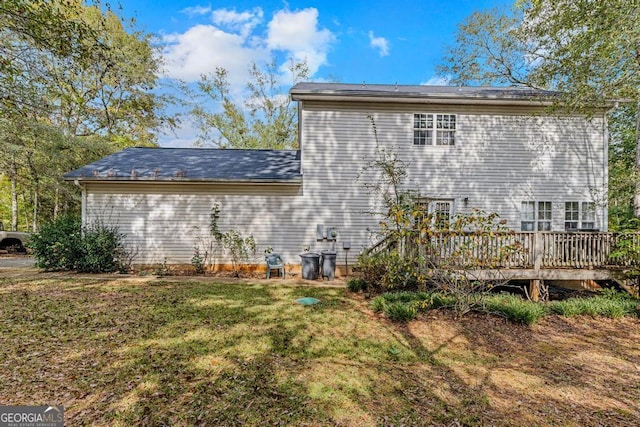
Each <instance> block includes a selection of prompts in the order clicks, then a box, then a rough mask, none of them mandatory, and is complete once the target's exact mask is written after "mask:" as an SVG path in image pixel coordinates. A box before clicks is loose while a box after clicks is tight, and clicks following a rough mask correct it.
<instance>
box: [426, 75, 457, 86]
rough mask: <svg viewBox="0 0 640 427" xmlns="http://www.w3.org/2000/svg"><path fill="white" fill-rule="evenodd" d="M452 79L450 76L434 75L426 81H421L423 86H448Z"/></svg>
mask: <svg viewBox="0 0 640 427" xmlns="http://www.w3.org/2000/svg"><path fill="white" fill-rule="evenodd" d="M450 81H451V77H449V76H444V77H443V76H433V77H431V78H430V79H429V80H427V81H426V82H422V83H420V84H421V85H423V86H447V85H448V84H449V82H450Z"/></svg>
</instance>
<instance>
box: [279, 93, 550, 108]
mask: <svg viewBox="0 0 640 427" xmlns="http://www.w3.org/2000/svg"><path fill="white" fill-rule="evenodd" d="M291 99H293V100H294V101H346V102H382V103H397V104H449V105H452V104H453V105H526V106H531V105H532V104H536V105H540V106H543V107H550V106H552V105H553V101H543V100H541V99H539V98H525V99H522V98H520V99H505V98H480V97H478V98H471V97H466V98H461V97H425V96H424V95H422V96H418V95H415V96H411V95H402V96H398V95H395V96H391V95H389V96H382V95H334V94H318V93H312V94H302V93H293V92H292V93H291Z"/></svg>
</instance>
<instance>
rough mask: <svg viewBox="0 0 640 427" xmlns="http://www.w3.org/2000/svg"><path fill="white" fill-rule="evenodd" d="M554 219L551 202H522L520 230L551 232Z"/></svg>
mask: <svg viewBox="0 0 640 427" xmlns="http://www.w3.org/2000/svg"><path fill="white" fill-rule="evenodd" d="M552 218H553V212H552V204H551V202H535V201H526V202H522V205H521V208H520V229H521V230H522V231H550V230H551V220H552Z"/></svg>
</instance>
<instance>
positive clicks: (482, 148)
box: [65, 83, 607, 264]
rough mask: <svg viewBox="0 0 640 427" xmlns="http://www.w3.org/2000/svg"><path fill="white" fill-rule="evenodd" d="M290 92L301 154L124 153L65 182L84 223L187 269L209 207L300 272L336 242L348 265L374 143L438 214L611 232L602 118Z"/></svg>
mask: <svg viewBox="0 0 640 427" xmlns="http://www.w3.org/2000/svg"><path fill="white" fill-rule="evenodd" d="M291 96H292V98H293V100H295V101H297V102H298V111H299V145H300V146H299V150H298V151H274V150H218V149H179V148H130V149H126V150H124V151H122V152H119V153H116V154H114V155H111V156H108V157H106V158H104V159H102V160H99V161H98V162H95V163H92V164H90V165H87V166H85V167H83V168H81V169H78V170H76V171H73V172H70V173H68V174H67V175H65V179H66V180H68V181H74V182H75V183H76V184H78V185H79V186H80V187H81V188H82V195H83V196H82V215H83V221H84V222H85V223H89V222H91V221H94V220H96V219H101V220H102V221H104V222H106V223H108V224H112V225H116V226H118V227H119V229H120V231H121V232H122V233H124V234H125V235H126V241H127V244H128V245H130V246H131V247H135V248H136V249H137V252H138V257H137V258H136V260H135V262H137V263H145V264H150V263H161V262H163V261H164V260H166V261H167V262H168V263H182V264H188V263H189V260H190V259H191V257H192V256H193V250H194V246H195V245H198V244H199V242H201V241H202V237H203V236H206V234H207V233H208V229H209V219H210V218H209V214H210V211H211V208H212V206H213V205H214V204H218V205H219V207H220V224H219V225H220V228H221V229H222V230H225V229H230V228H233V229H236V230H238V231H240V232H241V233H243V234H245V235H248V234H252V235H253V236H254V238H255V240H256V242H257V243H258V254H261V253H262V250H263V249H265V248H267V247H271V248H273V249H274V250H275V251H277V252H279V253H281V254H282V255H283V257H284V258H285V261H286V262H287V263H291V264H298V263H299V257H298V254H300V253H301V252H303V251H304V250H305V249H311V250H312V251H320V250H322V249H327V248H330V247H331V246H332V245H335V248H336V249H337V250H338V262H339V263H343V262H344V259H345V255H348V256H349V263H350V264H351V263H353V262H354V261H355V257H356V256H357V254H358V253H359V252H360V251H361V250H362V249H364V248H366V247H368V246H370V245H371V244H373V243H374V242H375V240H376V238H377V237H376V235H375V232H376V230H377V229H378V223H379V218H376V217H375V216H374V215H371V212H373V211H376V209H377V208H379V200H376V197H375V195H373V194H372V193H371V191H370V189H368V188H367V185H366V184H367V180H369V181H371V180H373V179H375V174H372V173H371V171H369V172H366V173H363V168H364V166H365V165H366V164H368V163H369V162H370V161H371V160H372V159H373V156H375V153H376V149H377V148H380V147H384V148H385V149H387V150H394V151H395V152H397V153H398V156H399V158H400V159H401V160H403V162H405V163H406V164H407V167H408V175H407V178H406V180H405V184H406V186H407V188H411V189H413V190H415V191H416V193H417V194H419V195H420V196H422V197H424V198H425V200H428V206H427V208H428V209H431V210H437V211H438V212H439V213H440V214H441V215H446V216H453V215H455V214H456V213H466V212H470V211H471V210H472V209H474V208H479V209H482V210H485V211H487V212H497V213H498V214H499V215H500V216H501V217H502V218H503V219H505V220H506V221H507V224H508V226H509V227H510V228H512V229H514V230H522V231H538V230H540V231H545V230H555V231H564V230H567V229H572V230H573V229H589V230H593V229H599V230H602V231H606V229H607V206H606V195H607V134H606V118H605V112H604V111H602V112H601V113H600V114H598V115H596V116H594V117H590V118H586V117H584V116H579V115H573V116H559V115H555V114H551V113H549V109H548V107H549V106H551V105H552V102H553V97H554V95H553V94H552V93H545V92H539V91H532V90H529V89H522V88H494V87H474V88H471V87H437V86H398V85H365V84H362V85H360V84H357V85H353V84H334V83H300V84H297V85H295V86H294V87H293V88H292V89H291ZM377 210H379V209H377ZM331 231H335V232H336V242H335V243H333V242H330V241H328V240H326V239H323V237H324V236H327V237H331ZM344 242H348V243H349V244H350V248H351V249H350V251H349V252H348V254H345V252H343V251H342V247H343V244H344ZM221 262H222V263H224V262H225V260H224V259H222V260H221ZM256 263H257V264H260V257H258V259H257V260H256Z"/></svg>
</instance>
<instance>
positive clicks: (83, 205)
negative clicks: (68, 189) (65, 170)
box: [73, 179, 87, 229]
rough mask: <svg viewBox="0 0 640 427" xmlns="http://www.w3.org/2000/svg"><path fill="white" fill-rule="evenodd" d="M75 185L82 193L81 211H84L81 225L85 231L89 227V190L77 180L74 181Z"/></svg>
mask: <svg viewBox="0 0 640 427" xmlns="http://www.w3.org/2000/svg"><path fill="white" fill-rule="evenodd" d="M73 183H74V184H75V185H77V186H78V187H80V191H81V196H80V200H81V209H82V214H81V224H82V228H83V229H84V228H85V227H86V226H87V188H86V186H85V185H84V184H80V181H79V180H77V179H74V180H73Z"/></svg>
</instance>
